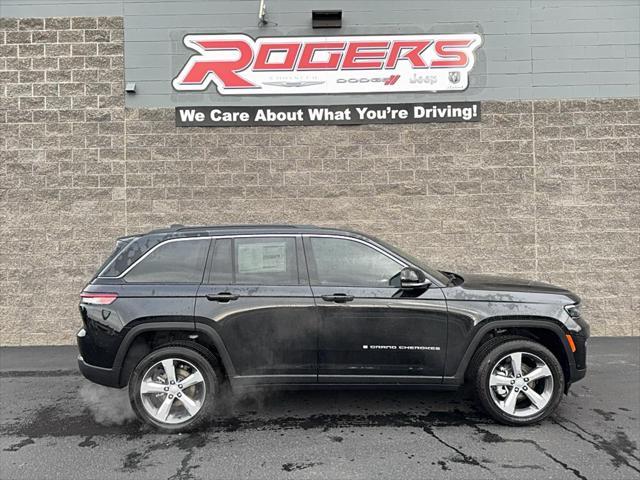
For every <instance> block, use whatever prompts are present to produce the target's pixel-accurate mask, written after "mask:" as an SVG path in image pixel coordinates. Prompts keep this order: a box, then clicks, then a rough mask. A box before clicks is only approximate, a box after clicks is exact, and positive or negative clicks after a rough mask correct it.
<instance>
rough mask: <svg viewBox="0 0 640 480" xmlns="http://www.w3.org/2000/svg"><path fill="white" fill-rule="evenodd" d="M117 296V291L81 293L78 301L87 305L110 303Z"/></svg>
mask: <svg viewBox="0 0 640 480" xmlns="http://www.w3.org/2000/svg"><path fill="white" fill-rule="evenodd" d="M117 298H118V294H117V293H81V294H80V301H81V302H82V303H88V304H89V305H111V304H112V303H113V302H115V301H116V299H117Z"/></svg>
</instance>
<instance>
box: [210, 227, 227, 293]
mask: <svg viewBox="0 0 640 480" xmlns="http://www.w3.org/2000/svg"><path fill="white" fill-rule="evenodd" d="M209 283H213V284H214V285H215V284H217V285H226V284H229V283H233V257H232V255H231V239H230V238H223V239H220V240H216V243H215V246H214V248H213V259H212V262H211V273H210V275H209Z"/></svg>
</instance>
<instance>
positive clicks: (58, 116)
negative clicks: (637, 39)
mask: <svg viewBox="0 0 640 480" xmlns="http://www.w3.org/2000/svg"><path fill="white" fill-rule="evenodd" d="M0 53H1V55H0V85H1V86H0V89H1V90H0V92H1V94H2V96H1V97H0V102H1V104H0V107H1V108H2V112H1V113H0V135H1V137H2V139H1V140H0V155H1V157H0V158H1V161H2V163H1V164H0V165H1V166H0V220H1V222H2V226H1V230H0V233H1V237H0V290H1V293H0V343H2V344H49V343H69V342H72V341H73V335H74V333H75V330H76V329H77V327H78V325H79V318H78V314H77V295H78V293H79V291H80V290H81V289H82V286H83V285H84V283H85V282H86V281H87V279H88V278H89V277H90V276H91V274H92V273H93V272H94V271H95V269H96V268H97V266H98V264H99V263H101V261H102V260H103V259H104V257H105V256H106V255H107V254H108V252H109V251H110V249H111V248H112V247H113V244H114V239H115V237H117V236H119V235H123V234H125V233H133V232H137V231H143V230H146V229H149V228H152V227H157V226H165V225H168V224H171V223H185V224H201V223H254V222H266V223H269V222H287V223H289V222H290V223H315V224H319V225H334V226H345V227H352V228H357V229H360V230H363V231H366V232H369V233H372V234H375V235H378V236H380V237H383V238H385V239H387V240H389V241H391V242H394V243H396V244H398V245H400V246H402V247H404V248H407V249H411V250H413V251H414V252H415V253H416V254H417V255H418V256H421V257H423V258H424V259H425V260H426V261H427V262H428V263H430V264H432V265H434V266H438V267H441V268H445V269H452V270H455V271H461V272H464V271H475V272H486V273H502V274H509V275H518V276H521V277H526V278H533V279H541V280H547V281H551V282H554V283H557V284H560V285H564V286H567V287H569V288H571V289H573V290H575V291H576V292H577V293H579V294H580V295H581V296H582V297H583V299H584V301H585V304H586V314H587V316H588V318H589V319H590V322H591V324H592V327H593V333H594V334H596V335H632V334H633V335H639V334H640V320H639V319H638V318H637V316H636V313H637V312H638V310H640V308H639V307H640V187H639V185H640V183H639V180H640V178H639V177H640V101H639V100H638V99H612V100H570V101H569V100H567V101H562V100H560V101H558V100H554V101H536V102H483V105H482V108H483V118H482V122H481V123H478V124H467V125H461V124H433V125H392V126H391V125H378V126H350V127H344V126H342V127H287V128H268V127H264V128H226V129H214V128H210V129H207V128H180V129H178V128H176V127H175V126H174V119H173V111H172V110H171V109H153V110H145V109H135V110H133V109H125V108H124V99H123V93H122V91H123V85H122V83H123V44H122V20H121V19H120V18H73V19H68V18H55V19H44V20H42V19H22V20H20V21H17V20H13V19H0Z"/></svg>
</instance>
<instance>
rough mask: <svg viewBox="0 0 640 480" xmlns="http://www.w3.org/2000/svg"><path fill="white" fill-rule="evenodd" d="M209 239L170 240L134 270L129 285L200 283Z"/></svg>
mask: <svg viewBox="0 0 640 480" xmlns="http://www.w3.org/2000/svg"><path fill="white" fill-rule="evenodd" d="M209 244H210V240H209V239H188V240H180V241H169V242H167V243H165V244H163V245H160V246H159V247H158V248H156V249H155V250H153V251H152V252H151V253H150V254H149V255H147V256H146V257H145V258H144V259H143V260H142V261H141V262H140V263H139V264H137V265H136V266H135V267H133V268H132V269H131V271H130V272H129V273H127V275H125V277H124V278H125V280H126V281H127V282H129V283H200V282H201V281H202V274H203V272H204V267H205V262H206V258H207V250H208V249H209Z"/></svg>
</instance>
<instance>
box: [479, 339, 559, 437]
mask: <svg viewBox="0 0 640 480" xmlns="http://www.w3.org/2000/svg"><path fill="white" fill-rule="evenodd" d="M481 348H482V351H479V352H478V354H479V355H478V363H477V364H476V365H477V370H476V372H475V375H476V376H475V389H476V394H477V396H478V398H479V400H480V403H481V404H482V406H483V407H484V409H485V410H486V411H487V413H489V415H491V416H492V417H493V418H494V419H496V420H497V421H499V422H500V423H504V424H507V425H530V424H532V423H536V422H539V421H541V420H542V419H544V418H546V417H547V416H548V415H550V414H551V413H553V411H554V410H555V409H556V408H557V406H558V404H559V403H560V400H561V398H562V392H563V391H564V381H565V380H564V374H563V372H562V366H561V365H560V362H559V361H558V359H557V358H556V356H555V355H554V354H553V353H551V352H550V351H549V349H547V348H546V347H544V346H543V345H541V344H539V343H536V342H533V341H531V340H525V339H522V338H517V337H516V338H515V339H514V338H513V337H511V339H508V338H506V339H504V340H501V339H500V338H496V339H494V340H491V341H490V342H487V344H486V345H483V347H481Z"/></svg>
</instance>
